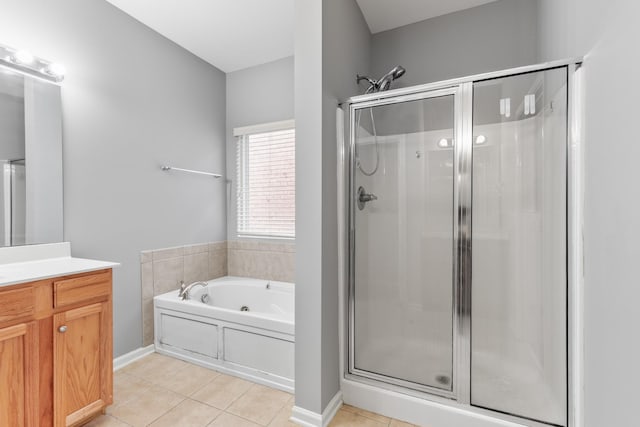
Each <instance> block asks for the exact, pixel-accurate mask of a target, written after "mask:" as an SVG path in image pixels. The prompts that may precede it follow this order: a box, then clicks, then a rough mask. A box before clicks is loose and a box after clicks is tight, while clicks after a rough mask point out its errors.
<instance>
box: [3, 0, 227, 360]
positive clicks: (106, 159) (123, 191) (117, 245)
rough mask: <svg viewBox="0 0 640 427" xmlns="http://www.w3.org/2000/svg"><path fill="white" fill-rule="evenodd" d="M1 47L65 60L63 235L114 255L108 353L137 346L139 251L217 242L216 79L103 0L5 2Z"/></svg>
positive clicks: (221, 156) (220, 208) (220, 96)
mask: <svg viewBox="0 0 640 427" xmlns="http://www.w3.org/2000/svg"><path fill="white" fill-rule="evenodd" d="M0 40H1V41H2V43H3V44H6V45H9V46H14V47H18V48H23V49H28V50H30V51H32V52H33V53H34V54H36V55H40V56H43V57H45V58H47V59H50V60H55V61H59V62H61V63H63V64H65V65H66V67H67V70H68V74H67V78H66V79H65V81H64V83H63V85H62V115H63V129H62V131H63V161H64V210H65V211H64V215H65V218H64V224H65V230H64V237H65V239H66V240H68V241H70V242H71V243H72V251H73V255H74V256H79V257H87V258H97V259H106V260H111V261H118V262H120V263H122V265H121V266H120V267H118V268H116V269H115V271H114V273H115V274H114V336H115V342H114V352H115V355H116V356H117V355H121V354H123V353H126V352H128V351H131V350H133V349H135V348H137V347H139V346H140V345H141V343H142V324H141V309H140V307H141V304H140V298H141V295H140V262H139V251H140V250H142V249H149V248H158V247H168V246H176V245H183V244H190V243H196V242H206V241H220V240H224V239H225V237H226V236H225V235H226V230H225V225H224V224H225V212H226V206H225V186H224V181H223V180H218V181H214V180H211V179H208V178H203V177H201V176H192V175H180V174H177V173H176V174H167V173H164V172H161V171H160V170H159V168H158V166H159V165H160V164H161V163H164V162H167V163H171V164H173V165H175V166H179V167H185V168H192V169H202V170H208V171H213V172H220V173H223V174H224V173H225V142H224V141H225V75H224V73H222V72H221V71H220V70H218V69H216V68H214V67H212V66H211V65H209V64H207V63H205V62H204V61H202V60H200V59H198V58H196V57H194V56H193V55H191V54H190V53H188V52H187V51H185V50H183V49H181V48H180V47H178V46H177V45H175V44H173V43H172V42H170V41H168V40H167V39H165V38H164V37H162V36H160V35H158V34H157V33H155V32H153V31H152V30H150V29H148V28H147V27H144V26H143V25H141V24H140V23H139V22H137V21H135V20H134V19H132V18H131V17H129V16H128V15H125V14H124V13H122V12H120V11H119V10H118V9H116V8H114V7H113V6H111V5H110V4H108V3H107V2H105V1H103V0H59V1H56V2H50V1H44V0H5V1H3V2H2V13H1V14H0Z"/></svg>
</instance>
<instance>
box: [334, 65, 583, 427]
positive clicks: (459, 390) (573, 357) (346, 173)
mask: <svg viewBox="0 0 640 427" xmlns="http://www.w3.org/2000/svg"><path fill="white" fill-rule="evenodd" d="M581 66H582V58H573V59H568V60H562V61H552V62H546V63H542V64H537V65H531V66H525V67H518V68H512V69H507V70H502V71H496V72H491V73H484V74H478V75H474V76H469V77H463V78H457V79H451V80H446V81H442V82H436V83H430V84H425V85H418V86H412V87H407V88H401V89H394V90H390V91H386V92H378V93H372V94H365V95H359V96H354V97H351V98H349V99H348V100H346V101H345V102H344V103H342V104H341V106H342V108H343V109H346V108H348V117H349V134H348V138H343V139H344V141H340V138H339V141H338V161H339V168H338V169H339V173H338V197H339V203H338V223H339V224H338V229H339V231H340V236H339V237H340V240H339V244H340V245H341V247H340V248H339V254H342V257H341V258H342V262H341V266H340V267H341V268H340V272H339V276H340V288H341V289H340V297H341V300H340V316H341V322H340V324H341V326H340V332H341V338H340V346H341V360H340V362H341V375H342V376H343V380H352V381H357V382H360V383H365V384H369V385H373V386H376V387H379V388H383V389H387V390H389V391H392V392H399V393H402V394H405V395H410V396H414V397H420V398H423V399H427V400H432V401H436V402H440V403H446V404H448V405H452V406H455V407H458V408H460V409H463V410H467V411H472V412H476V413H480V414H485V415H489V416H491V417H494V418H499V419H503V420H506V421H512V422H517V423H520V424H523V425H527V426H531V427H542V426H548V424H545V423H541V422H537V421H531V420H528V419H524V418H520V417H516V416H511V415H507V414H503V413H499V412H495V411H490V410H487V409H482V408H478V407H474V406H471V389H470V387H471V351H470V343H471V287H470V286H469V284H470V280H471V268H470V266H471V209H472V206H471V202H472V200H471V176H470V174H471V156H472V150H473V135H472V133H473V121H472V120H473V85H474V84H475V83H477V82H481V81H485V80H492V79H497V78H504V77H511V76H516V75H520V74H527V73H533V72H539V71H545V70H551V69H557V68H566V69H567V76H568V81H567V91H568V94H567V101H568V110H567V133H568V134H567V165H566V171H567V179H566V185H567V242H566V243H567V358H568V360H567V382H568V386H567V404H568V408H567V418H568V419H567V426H568V427H581V426H582V425H583V421H582V406H583V405H582V401H583V392H582V389H583V386H582V366H583V354H582V347H583V345H582V343H583V320H582V301H583V296H582V283H583V265H582V263H583V257H582V253H583V243H582V240H583V238H582V227H583V220H582V204H583V186H582V182H583V178H582V148H581V134H582V132H581V129H582V120H581V85H580V76H579V75H580V73H579V70H580V68H581ZM442 96H453V97H454V117H455V121H454V123H455V124H454V126H455V128H454V139H455V141H458V142H459V143H456V144H455V145H454V160H455V161H454V171H453V176H454V188H453V191H454V208H455V209H454V226H453V239H454V259H453V260H454V262H453V278H454V279H453V283H454V286H453V288H454V289H453V292H454V304H453V378H452V379H453V381H452V390H451V391H444V390H441V389H438V388H435V387H428V386H419V385H416V384H414V383H408V382H405V381H402V380H390V379H389V378H388V377H384V376H381V375H376V374H374V373H370V372H364V371H359V370H357V369H355V367H354V355H353V348H354V346H353V344H354V343H353V340H354V334H353V332H354V331H353V324H354V322H353V321H354V304H355V299H354V286H355V272H354V268H353V266H354V263H355V224H354V216H355V215H354V213H355V211H356V207H355V193H354V191H355V190H354V187H353V186H354V183H355V173H356V168H355V166H354V160H355V139H356V138H355V137H356V135H355V129H354V126H352V124H353V123H355V115H356V111H357V110H359V109H364V108H371V107H375V106H381V105H392V104H399V103H404V102H409V101H416V100H423V99H429V98H435V97H442ZM343 135H344V132H343ZM408 387H411V388H408Z"/></svg>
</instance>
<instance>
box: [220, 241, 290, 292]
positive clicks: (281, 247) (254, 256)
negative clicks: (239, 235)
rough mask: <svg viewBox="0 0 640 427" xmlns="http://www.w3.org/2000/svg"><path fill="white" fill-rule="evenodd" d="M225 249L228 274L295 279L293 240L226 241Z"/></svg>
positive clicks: (278, 279) (271, 278)
mask: <svg viewBox="0 0 640 427" xmlns="http://www.w3.org/2000/svg"><path fill="white" fill-rule="evenodd" d="M227 248H228V270H229V276H239V277H252V278H254V279H266V280H277V281H279V282H290V283H293V282H294V273H295V255H296V254H295V252H296V246H295V244H294V243H265V242H260V241H253V240H229V241H228V242H227Z"/></svg>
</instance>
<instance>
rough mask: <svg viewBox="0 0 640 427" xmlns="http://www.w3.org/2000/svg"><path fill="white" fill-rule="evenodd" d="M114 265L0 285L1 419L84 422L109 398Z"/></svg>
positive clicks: (28, 422) (17, 422) (2, 423)
mask: <svg viewBox="0 0 640 427" xmlns="http://www.w3.org/2000/svg"><path fill="white" fill-rule="evenodd" d="M111 284H112V276H111V270H110V269H107V270H100V271H95V272H91V273H84V274H78V275H73V276H66V277H60V278H55V279H49V280H42V281H38V282H33V283H27V284H21V285H15V286H8V287H4V288H0V426H5V425H6V426H26V427H30V426H34V427H35V426H38V427H42V426H44V427H46V426H54V427H63V426H75V425H81V424H83V423H85V422H87V421H88V420H90V419H91V418H93V417H95V416H96V415H98V414H100V413H101V412H103V411H104V409H105V408H106V407H107V406H108V405H109V404H111V403H112V402H113V392H112V389H113V361H112V357H113V356H112V353H113V350H112V348H113V345H112V297H111V286H112V285H111Z"/></svg>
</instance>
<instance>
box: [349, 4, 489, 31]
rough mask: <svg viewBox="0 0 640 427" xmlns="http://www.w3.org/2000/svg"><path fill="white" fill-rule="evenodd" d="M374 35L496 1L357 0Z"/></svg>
mask: <svg viewBox="0 0 640 427" xmlns="http://www.w3.org/2000/svg"><path fill="white" fill-rule="evenodd" d="M356 1H357V2H358V5H359V6H360V9H361V10H362V14H363V15H364V18H365V19H366V21H367V24H368V25H369V30H371V32H372V33H374V34H375V33H379V32H381V31H386V30H391V29H393V28H397V27H402V26H403V25H408V24H413V23H414V22H419V21H424V20H425V19H429V18H434V17H436V16H440V15H446V14H447V13H451V12H456V11H458V10H463V9H468V8H470V7H475V6H480V5H481V4H485V3H491V2H492V1H495V0H356Z"/></svg>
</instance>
